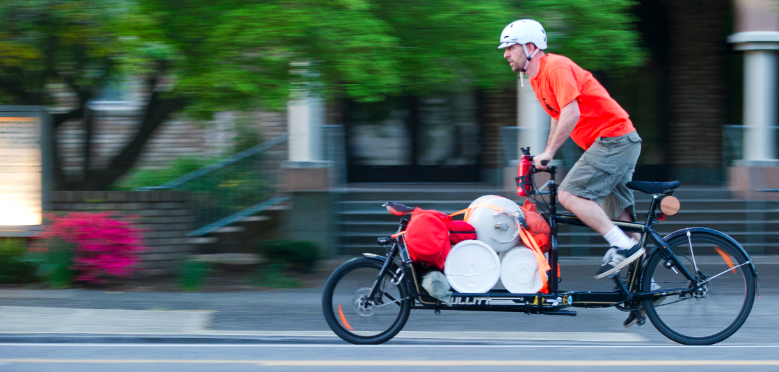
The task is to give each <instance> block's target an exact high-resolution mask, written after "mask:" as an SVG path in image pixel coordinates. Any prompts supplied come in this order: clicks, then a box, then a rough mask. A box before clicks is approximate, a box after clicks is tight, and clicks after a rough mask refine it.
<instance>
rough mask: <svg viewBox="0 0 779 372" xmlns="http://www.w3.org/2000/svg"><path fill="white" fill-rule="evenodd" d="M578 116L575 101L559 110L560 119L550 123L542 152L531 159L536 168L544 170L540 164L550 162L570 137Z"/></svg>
mask: <svg viewBox="0 0 779 372" xmlns="http://www.w3.org/2000/svg"><path fill="white" fill-rule="evenodd" d="M579 115H580V113H579V103H578V102H576V100H573V101H571V103H569V104H567V105H565V107H563V108H562V110H560V119H559V120H557V122H556V123H555V121H554V119H553V120H552V122H551V123H550V127H549V138H548V139H547V141H546V148H545V149H544V152H542V153H541V154H538V155H537V156H535V157H534V158H533V163H534V164H535V166H536V168H539V169H546V166H543V165H541V162H542V161H544V160H546V161H550V160H552V158H553V157H554V154H555V153H556V152H557V150H559V149H560V146H562V145H563V143H564V142H565V140H567V139H568V137H570V136H571V132H573V128H574V127H576V123H577V122H578V121H579Z"/></svg>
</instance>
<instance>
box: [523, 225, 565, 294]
mask: <svg viewBox="0 0 779 372" xmlns="http://www.w3.org/2000/svg"><path fill="white" fill-rule="evenodd" d="M519 237H520V238H521V239H522V242H523V243H525V245H526V246H527V247H528V248H530V249H531V250H532V251H533V253H535V255H536V262H538V275H539V276H541V282H542V283H544V284H543V287H541V293H549V280H547V276H546V272H547V271H549V270H552V268H551V267H550V266H549V262H547V260H546V256H544V252H542V251H541V248H538V244H537V243H536V239H535V238H533V236H532V235H530V234H529V233H528V232H527V230H525V228H524V227H521V228H520V230H519ZM557 271H558V276H559V271H560V266H559V265H558V266H557Z"/></svg>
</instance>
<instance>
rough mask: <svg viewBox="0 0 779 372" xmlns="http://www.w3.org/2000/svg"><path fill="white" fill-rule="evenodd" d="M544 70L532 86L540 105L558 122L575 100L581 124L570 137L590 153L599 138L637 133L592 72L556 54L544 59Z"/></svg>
mask: <svg viewBox="0 0 779 372" xmlns="http://www.w3.org/2000/svg"><path fill="white" fill-rule="evenodd" d="M540 62H541V67H540V68H539V70H538V75H536V77H535V78H532V77H531V78H530V85H531V86H532V87H533V91H534V92H535V93H536V97H538V102H540V103H541V106H543V107H544V110H546V112H547V113H548V114H549V116H551V117H553V118H554V119H555V120H559V119H560V109H561V108H562V107H565V105H567V104H569V103H571V102H572V101H573V100H574V99H575V100H576V101H577V102H578V103H579V121H577V122H576V127H574V129H573V132H571V138H572V139H573V141H574V142H576V144H577V145H579V146H580V147H581V148H583V149H585V150H587V149H588V148H589V147H590V146H591V145H592V144H593V142H595V139H597V138H598V137H617V136H621V135H623V134H628V133H630V132H632V131H634V130H636V129H635V128H634V127H633V123H632V122H631V121H630V118H629V117H628V113H627V112H625V110H624V109H622V107H620V105H619V104H618V103H617V101H615V100H614V99H613V98H611V96H609V93H608V92H606V89H604V88H603V86H602V85H600V83H598V81H597V80H595V78H594V77H592V74H591V73H590V72H589V71H586V70H584V69H582V68H581V67H579V66H578V65H577V64H575V63H573V61H571V60H570V59H568V58H567V57H563V56H558V55H555V54H547V55H545V56H543V57H541V61H540Z"/></svg>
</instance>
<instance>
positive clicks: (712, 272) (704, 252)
mask: <svg viewBox="0 0 779 372" xmlns="http://www.w3.org/2000/svg"><path fill="white" fill-rule="evenodd" d="M666 244H667V245H668V247H669V248H670V249H672V250H673V252H674V253H675V254H676V256H677V257H678V258H679V261H681V263H682V265H683V266H684V267H685V268H686V269H687V271H688V272H690V273H691V274H693V275H695V273H696V266H697V272H698V276H699V282H701V283H702V284H697V283H695V282H693V281H690V280H688V279H687V278H686V277H685V276H684V275H682V273H681V268H680V267H677V266H676V265H674V264H672V263H671V261H670V260H666V259H665V258H664V257H663V254H662V252H661V251H660V250H656V251H655V253H654V254H652V255H651V256H650V257H649V258H648V261H647V265H646V269H645V271H644V275H643V277H642V284H641V291H642V292H649V291H658V290H667V291H673V290H687V289H690V288H694V289H695V290H694V291H693V293H691V294H686V295H671V296H667V297H664V298H655V299H647V300H644V302H643V305H644V309H646V314H647V316H648V317H649V320H650V321H652V324H653V325H654V326H655V328H657V330H658V331H660V333H662V334H663V335H665V336H666V337H668V338H670V339H671V340H674V341H676V342H679V343H682V344H686V345H711V344H715V343H717V342H720V341H722V340H725V339H726V338H728V337H730V336H731V335H733V334H734V333H735V332H736V331H738V329H739V328H741V326H742V325H743V324H744V322H745V321H746V319H747V317H748V316H749V312H750V311H751V310H752V304H753V303H754V300H755V275H754V271H753V269H752V265H751V264H750V263H749V262H748V261H749V258H748V257H747V256H746V255H745V254H744V253H743V252H742V251H741V249H739V248H738V247H737V246H736V245H735V244H733V243H732V242H731V241H730V240H728V239H726V238H724V237H721V236H719V235H717V234H714V233H712V232H706V231H693V232H691V233H690V236H687V234H682V235H679V236H676V237H674V238H672V239H670V240H669V241H668V242H667V243H666Z"/></svg>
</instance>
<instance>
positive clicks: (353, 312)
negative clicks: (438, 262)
mask: <svg viewBox="0 0 779 372" xmlns="http://www.w3.org/2000/svg"><path fill="white" fill-rule="evenodd" d="M381 268H382V265H381V262H380V261H377V260H372V259H367V258H359V259H355V260H352V261H349V262H347V263H345V264H344V265H342V266H341V267H339V268H338V269H336V271H335V272H334V273H333V274H332V275H331V276H330V279H328V281H327V284H326V285H325V290H324V293H323V295H322V296H323V299H322V305H323V311H324V313H325V319H326V320H327V323H328V325H329V326H330V328H331V329H332V330H333V332H335V333H336V334H337V335H338V336H339V337H341V338H342V339H344V340H345V341H348V342H351V343H356V344H371V343H382V342H386V341H387V340H389V339H391V338H392V337H393V336H394V335H395V334H397V332H399V331H400V329H402V327H403V325H404V324H405V322H406V320H407V319H408V314H409V312H410V311H411V301H410V297H409V296H408V290H407V289H406V285H405V283H399V284H398V285H392V284H390V280H391V279H392V275H391V274H390V275H387V276H385V277H383V278H382V279H380V281H379V283H377V284H378V288H377V292H376V295H375V296H374V297H372V298H369V295H370V292H371V287H372V286H373V283H374V281H375V280H376V277H377V276H378V274H379V272H380V270H381ZM391 303H394V304H396V305H397V306H387V305H389V304H391Z"/></svg>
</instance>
